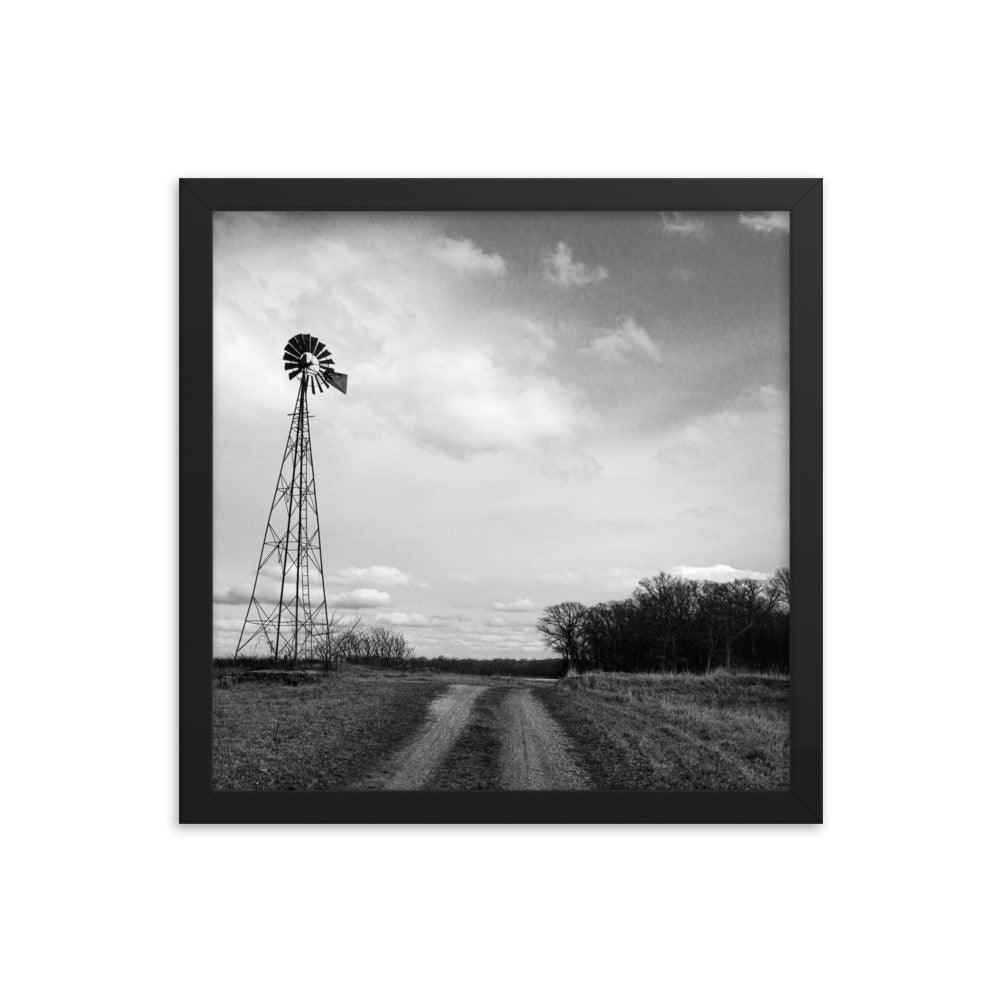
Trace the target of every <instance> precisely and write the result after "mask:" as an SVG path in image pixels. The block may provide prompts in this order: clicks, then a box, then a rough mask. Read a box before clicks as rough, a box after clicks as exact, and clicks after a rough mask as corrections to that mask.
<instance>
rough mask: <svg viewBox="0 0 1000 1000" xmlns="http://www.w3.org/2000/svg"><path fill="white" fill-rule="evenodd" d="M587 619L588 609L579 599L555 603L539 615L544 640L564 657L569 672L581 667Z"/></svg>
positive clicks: (540, 630)
mask: <svg viewBox="0 0 1000 1000" xmlns="http://www.w3.org/2000/svg"><path fill="white" fill-rule="evenodd" d="M586 620H587V609H586V608H585V607H584V606H583V605H582V604H580V603H578V602H577V601H567V602H565V603H564V604H554V605H553V606H552V607H550V608H546V609H545V610H544V611H543V612H542V614H541V615H540V616H539V619H538V626H537V627H538V631H539V632H541V633H542V641H543V642H544V643H545V645H546V646H548V647H549V648H550V649H552V650H554V651H555V652H556V653H558V654H559V655H560V656H561V657H562V659H563V663H564V664H565V665H566V671H567V673H568V672H569V671H571V670H577V669H579V667H580V665H581V663H582V657H581V653H582V652H583V640H584V626H585V624H586Z"/></svg>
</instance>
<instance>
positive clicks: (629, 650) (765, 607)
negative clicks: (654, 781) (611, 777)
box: [538, 568, 791, 674]
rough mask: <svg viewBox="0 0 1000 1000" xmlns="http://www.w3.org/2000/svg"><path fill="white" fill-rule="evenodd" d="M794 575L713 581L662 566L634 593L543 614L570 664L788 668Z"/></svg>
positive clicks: (545, 635) (698, 669)
mask: <svg viewBox="0 0 1000 1000" xmlns="http://www.w3.org/2000/svg"><path fill="white" fill-rule="evenodd" d="M790 598H791V579H790V574H789V571H788V569H787V568H782V569H779V570H778V571H777V572H776V573H775V574H774V576H772V577H771V578H770V579H768V580H753V579H743V580H733V581H732V582H731V583H714V582H711V581H705V580H686V579H681V578H679V577H676V576H670V575H668V574H666V573H658V574H657V575H656V576H653V577H648V578H645V579H643V580H640V581H639V585H638V586H637V587H636V589H635V590H634V591H633V593H632V596H631V597H629V598H626V599H625V600H623V601H605V602H602V603H601V604H595V605H592V606H591V607H587V606H586V605H584V604H580V603H578V602H575V601H568V602H565V603H563V604H555V605H553V606H551V607H548V608H546V609H545V611H544V612H543V613H542V614H541V616H540V617H539V619H538V630H539V631H540V632H541V634H542V639H543V641H544V642H545V644H546V645H547V646H548V647H549V648H550V649H552V650H553V651H554V652H556V653H557V654H558V655H559V656H560V657H561V658H562V660H563V664H564V666H565V668H566V670H567V672H582V671H588V670H606V671H627V672H635V673H640V672H641V673H647V672H655V673H699V674H700V673H707V672H709V671H711V670H716V669H719V668H725V669H727V670H735V671H749V672H758V671H759V672H780V673H788V665H789V624H788V623H789V610H790V606H791V605H790Z"/></svg>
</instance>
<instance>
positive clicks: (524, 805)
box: [179, 178, 823, 823]
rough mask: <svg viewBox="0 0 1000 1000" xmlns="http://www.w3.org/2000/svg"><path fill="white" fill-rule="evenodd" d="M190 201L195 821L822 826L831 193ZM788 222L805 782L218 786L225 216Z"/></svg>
mask: <svg viewBox="0 0 1000 1000" xmlns="http://www.w3.org/2000/svg"><path fill="white" fill-rule="evenodd" d="M179 198H180V477H179V480H180V507H179V509H180V577H179V579H180V600H179V609H180V647H179V648H180V664H179V672H180V702H179V715H180V719H179V722H180V770H179V799H180V822H181V823H820V822H822V787H823V770H822V761H823V757H822V746H823V743H822V735H823V713H822V653H823V650H822V568H823V545H822V516H823V511H822V503H823V497H822V486H823V459H822V455H823V449H822V444H823V434H822V430H823V428H822V415H823V380H822V359H823V347H822V332H823V266H822V265H823V239H822V237H823V217H822V205H823V200H822V199H823V188H822V182H821V181H820V180H818V179H815V178H814V179H758V180H746V179H741V180H737V179H729V180H726V179H716V180H657V179H641V180H583V179H569V180H567V179H558V180H557V179H546V180H528V179H519V180H489V179H482V180H469V179H465V180H450V179H433V180H430V179H428V180H401V179H400V180H356V179H355V180H318V179H308V180H250V179H240V180H234V179H230V180H223V179H215V180H206V179H197V180H186V179H182V180H181V181H180V184H179ZM241 210H242V211H351V210H354V211H358V210H368V211H372V210H396V211H448V210H453V211H459V210H461V211H480V210H482V211H639V210H651V211H664V210H668V211H682V212H695V211H743V212H752V211H788V212H790V213H791V232H790V274H789V280H790V309H791V315H790V323H791V326H790V329H791V333H790V336H791V347H790V364H791V383H790V384H791V389H790V406H791V438H790V455H791V459H790V460H791V478H790V490H791V496H790V501H791V508H790V517H791V525H790V527H791V535H790V544H791V549H790V551H791V558H790V563H791V564H793V565H794V567H795V584H796V588H795V589H796V593H795V607H794V610H793V611H792V613H791V645H790V648H791V678H790V696H791V784H790V787H789V788H788V790H787V791H782V792H715V791H694V792H638V791H636V792H632V791H562V792H423V791H418V792H382V791H342V792H340V791H327V792H306V791H294V792H231V791H213V790H212V788H211V760H212V752H211V750H212V669H211V666H212V519H211V512H210V510H209V509H208V508H207V507H206V504H205V498H206V497H208V496H211V495H212V435H211V432H210V428H211V426H212V213H213V212H215V211H227V212H228V211H241Z"/></svg>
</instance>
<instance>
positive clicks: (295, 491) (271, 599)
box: [236, 333, 347, 660]
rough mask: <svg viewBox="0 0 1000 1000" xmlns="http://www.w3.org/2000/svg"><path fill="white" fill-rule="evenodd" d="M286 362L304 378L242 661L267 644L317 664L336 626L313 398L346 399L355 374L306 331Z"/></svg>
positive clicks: (288, 348)
mask: <svg viewBox="0 0 1000 1000" xmlns="http://www.w3.org/2000/svg"><path fill="white" fill-rule="evenodd" d="M284 361H285V371H286V372H287V373H288V378H289V380H290V381H294V380H295V379H298V382H299V387H298V395H297V396H296V400H295V410H294V412H293V413H292V424H291V427H290V428H289V430H288V442H287V443H286V444H285V454H284V457H283V458H282V460H281V471H280V472H279V473H278V483H277V485H276V486H275V488H274V498H273V499H272V500H271V511H270V513H269V514H268V518H267V528H266V530H265V531H264V541H263V544H262V545H261V548H260V559H259V560H258V562H257V574H256V576H255V577H254V582H253V593H252V594H251V597H250V603H249V605H248V606H247V613H246V616H245V617H244V619H243V628H242V629H241V630H240V638H239V641H238V642H237V644H236V655H237V656H239V655H240V653H242V652H243V650H245V649H247V648H248V647H252V648H255V649H259V648H260V646H261V643H262V642H263V643H264V644H266V649H267V651H268V653H269V655H271V656H273V657H274V658H275V659H289V660H300V659H314V658H317V657H319V656H321V655H322V649H321V647H322V644H323V640H324V639H325V638H326V637H327V635H328V633H329V630H330V620H329V615H328V613H327V608H326V583H325V580H324V577H323V551H322V548H321V545H320V533H319V508H318V506H317V503H316V477H315V475H314V473H313V458H312V439H311V437H310V433H309V420H310V417H309V407H308V405H307V403H306V393H307V392H310V393H311V394H312V395H316V391H317V389H318V390H319V391H320V392H322V391H323V390H324V389H326V388H328V387H330V386H332V387H333V388H334V389H339V390H340V391H341V392H342V393H344V394H345V395H346V394H347V376H346V375H344V374H342V373H340V372H336V371H334V369H333V359H332V358H331V357H330V352H329V351H328V350H327V349H326V347H325V345H323V344H322V343H320V341H319V340H317V339H316V338H315V337H311V336H309V335H308V334H305V333H300V334H297V335H296V336H294V337H292V339H291V340H290V341H288V343H287V344H286V345H285V353H284ZM316 583H318V584H319V591H318V592H316V591H315V590H314V584H316ZM314 595H315V596H314Z"/></svg>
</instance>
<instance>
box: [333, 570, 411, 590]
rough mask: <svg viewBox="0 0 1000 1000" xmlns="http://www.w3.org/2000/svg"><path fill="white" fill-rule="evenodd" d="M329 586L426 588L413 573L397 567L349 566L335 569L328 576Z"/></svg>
mask: <svg viewBox="0 0 1000 1000" xmlns="http://www.w3.org/2000/svg"><path fill="white" fill-rule="evenodd" d="M326 580H327V583H328V584H333V585H334V586H339V587H351V586H355V587H426V586H427V584H426V583H424V582H423V581H421V580H418V579H417V578H416V577H415V576H414V575H413V574H412V573H404V572H403V571H402V570H401V569H397V568H396V567H395V566H366V567H364V568H362V567H359V566H348V567H346V568H345V569H335V570H333V571H332V572H331V573H328V574H327V576H326Z"/></svg>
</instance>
